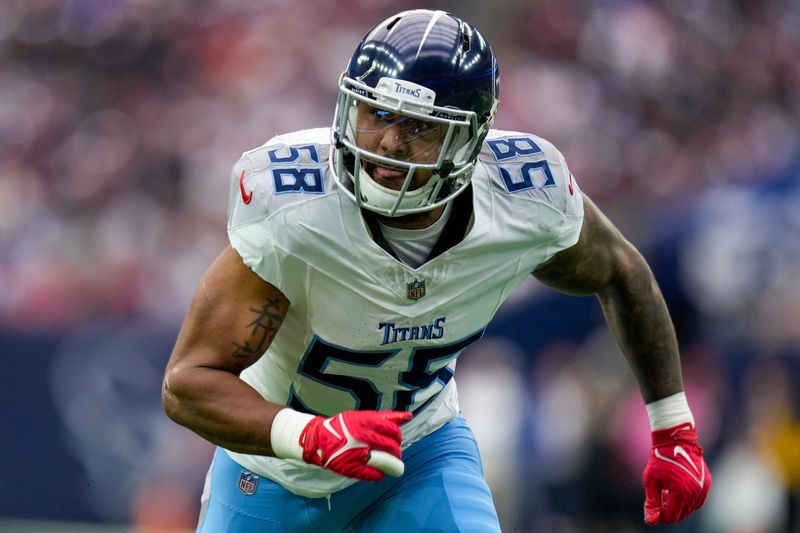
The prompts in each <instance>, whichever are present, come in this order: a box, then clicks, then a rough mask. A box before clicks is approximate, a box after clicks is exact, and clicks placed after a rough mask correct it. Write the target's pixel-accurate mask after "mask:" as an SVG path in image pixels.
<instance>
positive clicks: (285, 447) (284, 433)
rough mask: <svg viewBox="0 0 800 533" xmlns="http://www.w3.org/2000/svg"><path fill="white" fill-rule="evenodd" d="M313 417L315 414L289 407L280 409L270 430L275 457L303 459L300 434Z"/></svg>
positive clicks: (270, 439)
mask: <svg viewBox="0 0 800 533" xmlns="http://www.w3.org/2000/svg"><path fill="white" fill-rule="evenodd" d="M313 418H314V415H308V414H305V413H301V412H299V411H295V410H294V409H289V408H288V407H287V408H285V409H281V410H280V411H278V414H276V415H275V418H274V419H273V420H272V429H271V430H270V432H269V442H270V445H271V446H272V453H274V454H275V457H280V458H281V459H298V460H300V461H302V460H303V447H302V446H301V445H300V434H301V433H302V432H303V429H304V428H305V427H306V426H307V425H308V423H309V422H311V419H313Z"/></svg>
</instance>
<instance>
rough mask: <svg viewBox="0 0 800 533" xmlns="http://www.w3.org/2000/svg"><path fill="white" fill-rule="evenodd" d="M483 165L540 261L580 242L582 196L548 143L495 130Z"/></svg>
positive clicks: (491, 134) (562, 160)
mask: <svg viewBox="0 0 800 533" xmlns="http://www.w3.org/2000/svg"><path fill="white" fill-rule="evenodd" d="M481 161H482V162H483V164H484V165H485V166H486V169H487V172H488V174H489V177H490V182H491V185H492V187H493V188H494V189H495V191H496V193H497V195H498V197H499V198H500V201H501V202H502V203H503V204H504V209H507V210H508V211H509V212H512V213H513V216H514V218H515V219H516V221H515V223H513V224H512V226H514V227H517V226H519V225H521V224H524V225H525V227H526V228H527V232H528V236H529V246H530V247H531V249H532V250H535V256H536V258H537V261H536V262H537V263H538V264H541V263H543V262H545V261H547V260H548V259H550V258H551V257H552V256H553V255H555V254H556V253H558V252H560V251H561V250H564V249H566V248H569V247H570V246H572V245H574V244H575V243H576V242H578V237H579V236H580V231H581V227H582V225H583V195H582V193H581V190H580V188H579V187H578V182H577V181H576V180H575V177H574V176H573V175H572V173H571V172H570V170H569V167H568V166H567V162H566V159H565V158H564V156H563V154H562V153H561V152H560V151H559V150H558V149H557V148H556V147H555V146H554V145H553V144H552V143H550V142H549V141H547V140H545V139H543V138H541V137H538V136H536V135H531V134H527V133H517V132H507V131H497V130H494V131H492V132H491V133H490V135H489V137H488V138H487V140H486V142H485V143H484V150H483V151H482V153H481Z"/></svg>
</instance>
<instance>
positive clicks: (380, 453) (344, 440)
mask: <svg viewBox="0 0 800 533" xmlns="http://www.w3.org/2000/svg"><path fill="white" fill-rule="evenodd" d="M411 417H412V414H411V413H404V412H400V411H345V412H344V413H340V414H338V415H334V416H332V417H330V418H323V417H321V416H317V417H314V418H313V419H311V421H310V422H309V423H308V424H307V425H306V427H305V428H304V429H303V432H302V433H301V435H300V445H301V446H302V447H303V460H304V461H305V462H307V463H311V464H315V465H318V466H321V467H323V468H327V469H329V470H332V471H334V472H336V473H338V474H341V475H343V476H348V477H354V478H358V479H362V480H365V481H380V480H381V479H383V476H384V473H386V474H391V475H393V476H400V475H402V474H403V468H404V465H403V461H402V460H401V459H400V458H401V457H402V452H401V451H400V443H401V442H402V440H403V436H402V434H401V432H400V427H399V424H402V423H404V422H408V421H409V420H411Z"/></svg>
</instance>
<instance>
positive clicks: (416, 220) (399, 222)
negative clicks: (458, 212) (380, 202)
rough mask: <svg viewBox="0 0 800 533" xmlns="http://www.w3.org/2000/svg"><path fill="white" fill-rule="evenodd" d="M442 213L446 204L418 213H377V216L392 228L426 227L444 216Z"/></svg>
mask: <svg viewBox="0 0 800 533" xmlns="http://www.w3.org/2000/svg"><path fill="white" fill-rule="evenodd" d="M442 213H444V206H442V207H437V208H436V209H434V210H432V211H426V212H424V213H416V214H413V215H403V216H401V217H387V216H383V215H377V217H378V220H380V221H381V223H382V224H385V225H387V226H389V227H392V228H399V229H425V228H427V227H430V226H431V225H432V224H433V223H434V222H436V221H437V220H439V217H441V216H442Z"/></svg>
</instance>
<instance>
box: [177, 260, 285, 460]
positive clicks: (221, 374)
mask: <svg viewBox="0 0 800 533" xmlns="http://www.w3.org/2000/svg"><path fill="white" fill-rule="evenodd" d="M288 308H289V301H288V300H287V299H286V297H285V296H284V295H283V294H282V293H281V292H280V291H279V290H278V289H277V288H275V287H274V286H272V285H270V284H269V283H267V282H265V281H264V280H262V279H261V278H260V277H258V276H257V275H256V274H254V273H253V272H252V271H251V270H250V269H249V268H248V267H247V266H246V265H245V264H244V263H243V262H242V259H241V258H240V257H239V254H238V253H237V252H236V251H235V250H234V249H233V248H231V247H230V246H229V247H227V248H226V249H225V250H224V251H223V252H222V253H221V254H220V255H219V257H217V259H216V260H215V261H214V263H213V264H212V265H211V267H209V269H208V270H207V271H206V273H205V275H204V276H203V278H202V279H201V281H200V283H199V285H198V287H197V290H196V291H195V294H194V296H193V298H192V302H191V304H190V306H189V311H188V312H187V314H186V317H185V319H184V321H183V325H182V326H181V329H180V332H179V334H178V339H177V341H176V343H175V347H174V348H173V351H172V355H171V356H170V359H169V362H168V363H167V369H166V373H165V376H164V382H163V388H162V401H163V404H164V410H165V411H166V413H167V415H168V416H169V417H170V418H171V419H172V420H174V421H175V422H177V423H178V424H181V425H183V426H186V427H187V428H189V429H191V430H192V431H194V432H195V433H197V434H198V435H200V436H201V437H203V438H205V439H206V440H208V441H210V442H212V443H214V444H217V445H219V446H222V447H224V448H227V449H228V450H231V451H236V452H240V453H249V454H258V455H273V450H272V446H271V443H270V439H269V438H268V436H269V435H270V430H271V427H272V421H273V419H274V418H275V415H276V414H277V413H278V411H280V410H281V409H282V407H283V406H280V405H278V404H274V403H271V402H268V401H266V400H265V399H264V398H263V397H262V396H261V395H260V394H259V393H258V392H257V391H256V390H255V389H253V388H252V387H251V386H250V385H248V384H247V383H245V382H244V381H242V380H241V379H239V374H240V373H241V372H242V371H243V370H244V369H245V368H247V367H249V366H250V365H252V364H253V363H255V362H256V361H257V360H258V358H259V357H260V356H261V354H263V353H264V352H265V351H266V350H267V348H268V347H269V345H270V343H271V342H272V340H273V339H274V338H275V335H276V334H277V332H278V330H279V328H280V327H281V324H282V323H283V319H284V317H285V316H286V312H287V310H288Z"/></svg>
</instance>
